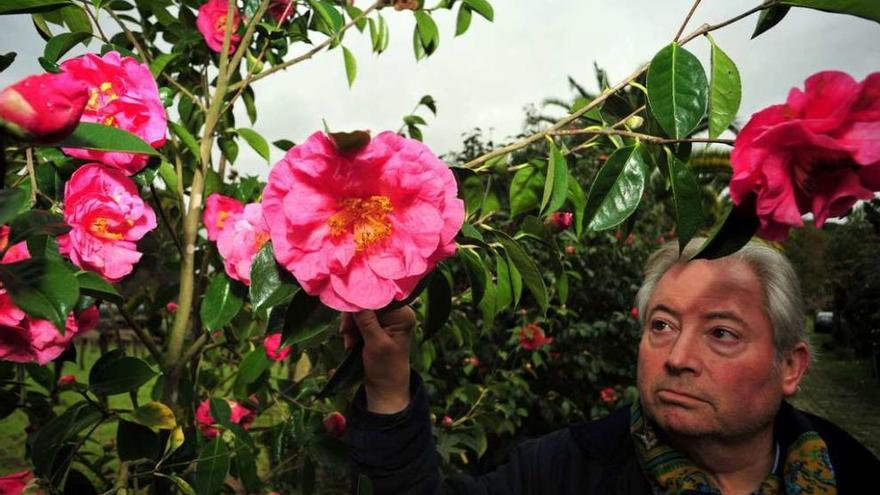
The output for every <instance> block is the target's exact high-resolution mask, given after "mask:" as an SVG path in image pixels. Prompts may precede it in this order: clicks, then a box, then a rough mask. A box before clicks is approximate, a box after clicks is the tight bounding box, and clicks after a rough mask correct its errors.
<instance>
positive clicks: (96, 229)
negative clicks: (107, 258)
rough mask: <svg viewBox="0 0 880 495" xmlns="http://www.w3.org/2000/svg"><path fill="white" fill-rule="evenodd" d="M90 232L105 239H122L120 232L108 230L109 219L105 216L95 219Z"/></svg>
mask: <svg viewBox="0 0 880 495" xmlns="http://www.w3.org/2000/svg"><path fill="white" fill-rule="evenodd" d="M89 232H91V233H92V234H94V235H95V236H97V237H101V238H103V239H112V240H115V241H118V240H119V239H122V234H120V233H118V232H109V231H108V230H107V219H106V218H104V217H98V218H96V219H95V221H94V222H92V226H91V228H90V229H89Z"/></svg>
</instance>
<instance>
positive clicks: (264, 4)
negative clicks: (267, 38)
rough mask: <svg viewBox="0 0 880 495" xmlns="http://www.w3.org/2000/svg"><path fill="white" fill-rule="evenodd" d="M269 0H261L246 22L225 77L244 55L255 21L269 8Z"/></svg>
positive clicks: (255, 26) (234, 68) (236, 66)
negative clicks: (251, 16)
mask: <svg viewBox="0 0 880 495" xmlns="http://www.w3.org/2000/svg"><path fill="white" fill-rule="evenodd" d="M269 1H270V0H262V1H261V2H260V6H259V7H257V12H256V13H255V14H254V17H253V18H251V20H250V22H248V25H247V28H245V31H244V36H242V37H241V41H240V42H239V45H238V49H236V50H235V54H234V55H232V61H231V62H230V63H229V72H228V73H227V74H226V78H227V79H228V78H231V77H232V73H233V71H235V70H237V69H238V64H239V62H241V59H242V57H244V54H245V52H246V51H247V49H248V46H249V45H250V44H251V38H253V36H254V31H255V30H256V29H257V21H259V20H260V19H262V18H263V16H264V15H265V14H266V11H267V10H269Z"/></svg>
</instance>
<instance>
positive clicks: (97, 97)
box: [86, 81, 119, 125]
mask: <svg viewBox="0 0 880 495" xmlns="http://www.w3.org/2000/svg"><path fill="white" fill-rule="evenodd" d="M118 99H119V95H118V94H116V91H113V84H112V83H111V82H109V81H104V82H102V83H101V86H100V87H98V88H92V89H90V90H89V101H88V103H86V109H88V110H91V111H92V112H95V111H97V110H98V109H99V108H101V107H103V106H104V105H107V104H108V103H110V102H111V101H113V100H118ZM110 118H112V117H110ZM105 125H110V124H105Z"/></svg>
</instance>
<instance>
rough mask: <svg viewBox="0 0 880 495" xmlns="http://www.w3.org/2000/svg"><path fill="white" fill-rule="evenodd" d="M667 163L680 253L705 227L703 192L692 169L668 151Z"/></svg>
mask: <svg viewBox="0 0 880 495" xmlns="http://www.w3.org/2000/svg"><path fill="white" fill-rule="evenodd" d="M666 163H667V164H668V166H669V182H671V183H672V199H673V202H674V203H675V226H676V230H677V231H678V248H679V252H681V251H683V250H684V247H685V246H687V244H688V242H690V240H691V239H692V238H693V237H694V235H696V233H697V231H699V230H700V228H701V227H702V226H703V222H704V220H703V205H702V203H701V201H700V197H701V191H700V185H699V184H698V183H697V179H696V178H695V177H694V175H693V173H691V169H690V168H688V167H687V166H686V165H685V164H684V163H682V162H681V161H680V160H679V159H678V158H676V157H675V155H674V154H673V153H672V152H671V151H669V150H668V149H667V152H666Z"/></svg>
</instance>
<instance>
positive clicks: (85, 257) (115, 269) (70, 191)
mask: <svg viewBox="0 0 880 495" xmlns="http://www.w3.org/2000/svg"><path fill="white" fill-rule="evenodd" d="M64 221H65V222H67V224H68V225H70V226H71V227H73V228H72V230H71V231H70V232H68V233H67V234H64V235H62V236H61V237H59V238H58V247H59V250H60V251H61V253H62V254H64V255H66V256H68V257H69V258H70V261H72V262H73V263H74V264H75V265H76V266H78V267H80V268H83V269H85V270H92V271H94V272H97V273H99V274H100V275H101V276H103V277H104V278H106V279H107V280H109V281H111V282H115V281H118V280H120V279H122V277H124V276H126V275H128V274H129V273H131V271H132V268H133V267H134V264H135V263H137V262H138V261H139V260H140V259H141V253H140V252H138V251H137V249H136V248H137V245H136V244H135V242H137V241H139V240H140V239H141V238H142V237H143V236H144V235H146V233H147V232H149V231H151V230H153V229H154V228H156V214H155V213H153V209H152V208H150V205H148V204H146V203H144V201H143V200H142V199H141V197H140V196H139V195H138V190H137V187H136V186H135V183H134V181H132V180H131V179H129V178H128V177H126V176H125V175H124V174H123V173H122V172H120V171H118V170H115V169H112V168H109V167H105V166H102V165H101V164H98V163H89V164H87V165H83V166H82V167H80V168H78V169H77V170H76V172H74V173H73V175H72V176H71V177H70V180H68V181H67V184H66V185H65V188H64Z"/></svg>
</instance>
